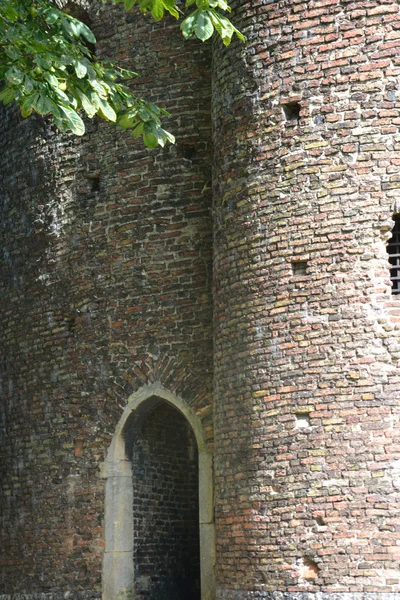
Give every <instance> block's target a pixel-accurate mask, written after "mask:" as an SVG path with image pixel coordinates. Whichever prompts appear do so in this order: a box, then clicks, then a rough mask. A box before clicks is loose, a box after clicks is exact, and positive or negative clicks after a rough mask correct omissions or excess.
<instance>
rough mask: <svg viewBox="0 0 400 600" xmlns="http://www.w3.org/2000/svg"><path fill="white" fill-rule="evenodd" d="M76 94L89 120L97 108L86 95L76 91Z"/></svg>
mask: <svg viewBox="0 0 400 600" xmlns="http://www.w3.org/2000/svg"><path fill="white" fill-rule="evenodd" d="M76 92H77V94H78V97H79V100H80V101H81V105H82V108H83V110H84V111H85V113H86V114H87V116H88V117H89V119H91V118H92V117H94V115H95V114H96V113H97V109H98V106H95V105H94V104H92V102H91V101H90V100H89V98H88V97H87V96H86V94H84V93H83V92H82V91H81V90H79V89H77V90H76Z"/></svg>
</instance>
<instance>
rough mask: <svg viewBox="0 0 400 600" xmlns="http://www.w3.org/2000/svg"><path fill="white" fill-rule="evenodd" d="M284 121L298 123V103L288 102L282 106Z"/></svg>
mask: <svg viewBox="0 0 400 600" xmlns="http://www.w3.org/2000/svg"><path fill="white" fill-rule="evenodd" d="M282 109H283V114H284V115H285V119H286V121H296V122H297V121H299V120H300V109H301V106H300V104H299V103H298V102H288V103H287V104H283V105H282Z"/></svg>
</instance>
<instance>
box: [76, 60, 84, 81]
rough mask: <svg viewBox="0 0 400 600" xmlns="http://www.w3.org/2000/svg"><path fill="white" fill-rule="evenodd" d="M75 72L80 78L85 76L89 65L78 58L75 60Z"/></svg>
mask: <svg viewBox="0 0 400 600" xmlns="http://www.w3.org/2000/svg"><path fill="white" fill-rule="evenodd" d="M74 68H75V73H76V76H77V77H78V79H82V78H83V77H85V75H86V73H87V67H86V64H85V62H84V61H83V60H76V61H75V62H74Z"/></svg>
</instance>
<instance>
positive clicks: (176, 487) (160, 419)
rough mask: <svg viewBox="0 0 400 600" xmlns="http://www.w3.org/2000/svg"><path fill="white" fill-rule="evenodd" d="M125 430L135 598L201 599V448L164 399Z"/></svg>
mask: <svg viewBox="0 0 400 600" xmlns="http://www.w3.org/2000/svg"><path fill="white" fill-rule="evenodd" d="M146 405H147V406H146V410H143V411H141V413H140V414H138V413H136V414H135V413H132V416H131V418H129V419H128V421H127V422H126V425H125V428H124V437H125V444H126V446H125V448H126V455H127V458H128V459H129V460H130V461H131V466H132V484H133V486H132V487H133V564H134V593H135V596H134V597H135V600H200V598H201V592H200V540H199V484H198V481H199V472H198V448H197V442H196V438H195V435H194V433H193V430H192V427H191V426H190V424H189V422H188V421H187V420H186V418H185V417H184V416H183V415H182V413H181V412H180V411H178V410H177V409H176V408H174V407H173V406H172V405H171V404H169V403H168V402H165V401H164V400H162V399H160V398H156V397H153V398H150V399H149V401H148V402H147V403H146Z"/></svg>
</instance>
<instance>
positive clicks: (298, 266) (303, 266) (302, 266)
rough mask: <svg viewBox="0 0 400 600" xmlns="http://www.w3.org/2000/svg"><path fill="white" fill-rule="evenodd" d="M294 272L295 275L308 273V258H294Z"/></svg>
mask: <svg viewBox="0 0 400 600" xmlns="http://www.w3.org/2000/svg"><path fill="white" fill-rule="evenodd" d="M292 272H293V275H295V276H298V275H307V261H306V260H293V261H292Z"/></svg>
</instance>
